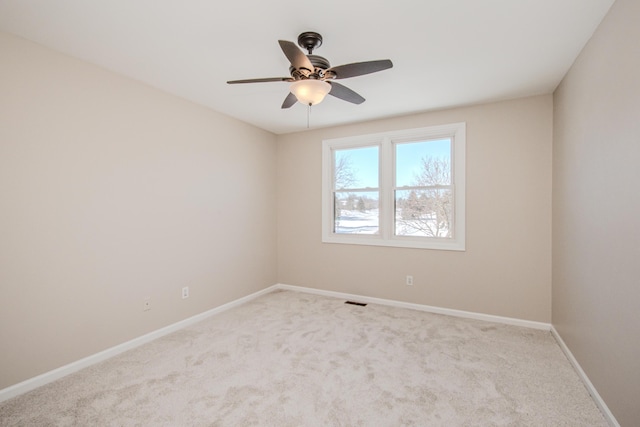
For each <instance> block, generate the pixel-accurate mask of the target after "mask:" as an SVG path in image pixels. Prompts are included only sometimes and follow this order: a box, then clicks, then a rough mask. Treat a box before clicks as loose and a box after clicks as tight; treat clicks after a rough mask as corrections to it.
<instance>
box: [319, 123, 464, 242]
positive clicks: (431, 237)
mask: <svg viewBox="0 0 640 427" xmlns="http://www.w3.org/2000/svg"><path fill="white" fill-rule="evenodd" d="M322 151H323V153H322V155H323V157H322V175H323V176H322V185H323V188H322V207H323V211H322V221H323V223H322V241H323V242H327V243H348V244H361V245H382V246H400V247H412V248H427V249H446V250H464V248H465V246H464V244H465V224H464V219H465V213H464V200H465V195H464V179H465V178H464V171H465V124H464V123H455V124H450V125H443V126H432V127H428V128H420V129H409V130H402V131H395V132H386V133H381V134H374V135H363V136H356V137H348V138H339V139H330V140H325V141H323V145H322Z"/></svg>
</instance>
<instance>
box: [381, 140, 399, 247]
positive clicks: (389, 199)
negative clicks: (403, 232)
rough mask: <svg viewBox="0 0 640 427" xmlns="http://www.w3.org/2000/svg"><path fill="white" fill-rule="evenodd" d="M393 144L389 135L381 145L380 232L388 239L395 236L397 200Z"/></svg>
mask: <svg viewBox="0 0 640 427" xmlns="http://www.w3.org/2000/svg"><path fill="white" fill-rule="evenodd" d="M393 163H394V154H393V144H392V142H391V139H390V138H389V137H385V138H383V140H382V142H381V147H380V200H381V206H380V234H381V235H382V237H383V239H385V240H387V239H390V238H391V237H392V236H393V220H394V210H395V202H394V195H393V187H394V185H395V179H394V166H393Z"/></svg>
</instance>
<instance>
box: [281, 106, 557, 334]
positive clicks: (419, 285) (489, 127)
mask: <svg viewBox="0 0 640 427" xmlns="http://www.w3.org/2000/svg"><path fill="white" fill-rule="evenodd" d="M425 96H427V95H425ZM552 111H553V110H552V97H551V95H545V96H538V97H532V98H527V99H521V100H516V101H508V102H500V103H493V104H487V105H481V106H472V107H468V108H459V109H454V110H448V111H438V112H431V113H425V114H418V115H413V116H407V117H401V118H394V119H389V120H380V121H376V122H370V123H363V124H357V125H349V126H341V127H334V128H328V129H320V130H315V131H310V132H303V133H296V134H290V135H282V136H279V137H278V281H279V282H280V283H284V284H290V285H299V286H308V287H313V288H320V289H326V290H332V291H340V292H348V293H355V294H361V295H366V296H372V297H380V298H388V299H394V300H399V301H408V302H414V303H419V304H428V305H434V306H439V307H447V308H453V309H459V310H468V311H473V312H479V313H488V314H493V315H500V316H508V317H515V318H521V319H528V320H534V321H541V322H550V321H551V139H552ZM461 121H464V122H466V123H467V170H466V172H467V179H466V183H467V188H466V189H467V191H466V193H467V200H466V210H467V215H466V217H467V222H466V225H467V245H466V247H467V250H466V251H465V252H454V251H436V250H424V249H404V248H389V247H379V246H360V245H344V244H328V243H324V244H323V243H321V209H322V207H321V151H322V140H323V139H326V138H337V137H344V136H350V135H359V134H367V133H375V132H383V131H389V130H394V129H406V128H415V127H423V126H429V125H440V124H446V123H453V122H461ZM406 275H413V277H414V286H406V285H405V276H406Z"/></svg>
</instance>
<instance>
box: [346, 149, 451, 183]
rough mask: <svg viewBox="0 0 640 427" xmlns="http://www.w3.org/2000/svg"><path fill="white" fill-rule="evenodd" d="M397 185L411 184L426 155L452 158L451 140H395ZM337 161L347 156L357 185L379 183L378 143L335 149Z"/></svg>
mask: <svg viewBox="0 0 640 427" xmlns="http://www.w3.org/2000/svg"><path fill="white" fill-rule="evenodd" d="M395 147H396V162H397V167H396V180H397V181H396V185H397V186H399V187H402V186H409V185H412V183H413V179H414V176H415V175H416V174H417V173H418V172H419V171H420V164H421V159H422V158H423V157H425V156H433V157H437V158H443V157H444V158H447V159H449V160H450V159H451V140H450V139H437V140H430V141H422V142H410V143H402V144H396V145H395ZM335 156H336V162H337V161H339V160H340V158H341V157H348V158H349V160H350V164H351V167H352V168H353V170H354V172H355V175H356V177H357V180H358V182H357V184H356V185H355V186H356V187H359V188H366V187H371V188H376V187H378V147H377V146H374V147H363V148H352V149H346V150H336V151H335Z"/></svg>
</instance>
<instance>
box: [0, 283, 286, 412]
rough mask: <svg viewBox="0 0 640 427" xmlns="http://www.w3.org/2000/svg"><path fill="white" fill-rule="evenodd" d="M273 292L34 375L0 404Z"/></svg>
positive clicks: (3, 393)
mask: <svg viewBox="0 0 640 427" xmlns="http://www.w3.org/2000/svg"><path fill="white" fill-rule="evenodd" d="M275 289H277V286H276V285H273V286H270V287H268V288H265V289H262V290H261V291H258V292H254V293H252V294H250V295H247V296H245V297H242V298H239V299H237V300H234V301H231V302H228V303H226V304H223V305H221V306H218V307H216V308H213V309H211V310H208V311H205V312H203V313H200V314H196V315H195V316H192V317H189V318H187V319H184V320H181V321H179V322H176V323H174V324H171V325H169V326H166V327H164V328H161V329H158V330H155V331H153V332H150V333H148V334H145V335H142V336H140V337H138V338H134V339H132V340H130V341H127V342H124V343H122V344H119V345H116V346H114V347H111V348H108V349H106V350H104V351H101V352H99V353H96V354H92V355H91V356H87V357H85V358H83V359H80V360H77V361H75V362H72V363H69V364H68V365H64V366H61V367H59V368H57V369H54V370H52V371H49V372H45V373H44V374H41V375H38V376H37V377H33V378H30V379H28V380H25V381H23V382H20V383H18V384H14V385H12V386H9V387H7V388H4V389H2V390H0V402H4V401H5V400H8V399H11V398H12V397H15V396H18V395H20V394H23V393H26V392H28V391H31V390H33V389H35V388H38V387H41V386H43V385H45V384H48V383H50V382H53V381H55V380H57V379H60V378H62V377H64V376H67V375H69V374H72V373H74V372H77V371H79V370H81V369H83V368H86V367H89V366H91V365H94V364H96V363H98V362H102V361H103V360H106V359H109V358H111V357H114V356H117V355H118V354H120V353H124V352H125V351H127V350H131V349H133V348H136V347H139V346H141V345H143V344H146V343H148V342H150V341H153V340H155V339H158V338H160V337H162V336H165V335H168V334H170V333H172V332H175V331H177V330H179V329H182V328H185V327H187V326H189V325H193V324H194V323H197V322H200V321H202V320H204V319H206V318H208V317H211V316H213V315H215V314H218V313H221V312H223V311H226V310H229V309H230V308H233V307H237V306H239V305H242V304H244V303H246V302H248V301H251V300H252V299H255V298H257V297H259V296H261V295H264V294H267V293H269V292H273V291H274V290H275Z"/></svg>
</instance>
